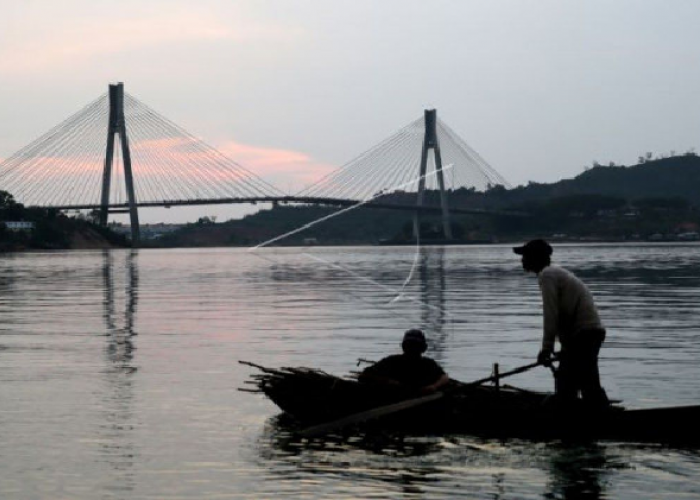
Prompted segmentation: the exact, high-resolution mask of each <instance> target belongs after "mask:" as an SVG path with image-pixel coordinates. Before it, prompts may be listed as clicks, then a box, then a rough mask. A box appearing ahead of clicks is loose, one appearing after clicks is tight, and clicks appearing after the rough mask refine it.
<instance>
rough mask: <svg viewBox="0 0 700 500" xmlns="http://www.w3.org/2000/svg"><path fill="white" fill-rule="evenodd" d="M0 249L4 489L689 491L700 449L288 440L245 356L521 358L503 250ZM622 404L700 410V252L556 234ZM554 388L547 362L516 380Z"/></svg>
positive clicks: (623, 494)
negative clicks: (418, 350)
mask: <svg viewBox="0 0 700 500" xmlns="http://www.w3.org/2000/svg"><path fill="white" fill-rule="evenodd" d="M414 254H415V249H413V248H410V247H402V248H342V249H335V248H334V249H322V248H310V249H283V250H274V249H266V250H262V251H258V252H255V253H251V252H249V251H247V250H243V249H213V250H168V251H156V250H145V251H139V252H130V251H109V252H52V253H27V254H10V255H1V256H0V498H2V499H52V500H53V499H96V498H100V499H102V498H104V499H111V498H114V499H155V498H158V499H183V498H188V499H189V498H197V499H222V498H251V499H253V498H254V499H258V498H272V497H275V496H276V497H297V498H302V497H303V498H411V499H413V498H431V499H434V498H438V499H439V498H454V497H460V496H461V497H465V498H488V499H523V498H570V499H573V498H615V499H617V498H623V499H638V498H661V499H675V498H684V499H687V498H700V452H697V451H693V450H682V449H666V448H661V447H656V446H642V445H633V444H624V445H623V444H619V443H608V442H604V443H597V444H589V445H578V446H574V445H570V444H563V443H557V442H554V443H551V442H550V443H537V442H534V443H533V442H527V441H517V440H513V441H496V440H483V439H477V438H473V437H469V436H450V437H444V438H438V437H425V438H412V439H408V440H407V441H405V442H403V443H398V442H387V443H364V442H361V441H357V442H356V441H353V440H351V441H350V442H343V443H338V442H331V441H328V442H320V443H315V444H313V445H312V446H309V445H305V444H304V443H301V442H294V441H289V440H288V439H285V436H284V435H283V434H282V433H281V432H280V431H279V429H278V428H277V427H276V426H275V424H274V417H275V416H276V415H277V414H278V411H277V409H276V407H275V406H273V405H272V403H270V402H269V401H266V400H265V399H263V398H262V397H261V396H258V395H251V394H247V393H242V392H238V391H237V388H238V387H241V386H242V385H243V382H244V380H245V379H246V378H247V377H248V375H249V374H251V373H252V371H251V369H249V368H247V367H245V366H242V365H239V364H238V363H237V361H238V360H250V361H254V362H257V363H261V364H266V365H270V366H295V365H305V366H314V367H319V368H322V369H324V370H326V371H330V372H334V373H338V374H343V373H347V372H348V371H350V370H352V369H355V365H356V361H357V359H358V358H369V359H378V358H379V357H381V356H384V355H387V354H390V353H393V352H396V351H397V349H398V347H399V345H398V344H399V341H400V338H401V334H402V332H403V331H404V330H405V329H407V328H409V327H421V328H424V329H425V330H426V331H427V332H428V333H429V337H430V353H429V354H430V355H431V356H432V357H434V358H436V359H438V360H439V361H440V362H441V363H442V364H443V365H444V366H445V368H446V369H447V371H448V372H449V373H450V375H452V376H453V377H455V378H458V379H461V380H465V381H468V380H471V379H476V378H480V377H483V376H485V375H488V374H489V373H490V371H491V364H492V363H493V362H499V363H500V364H501V369H502V370H506V369H508V368H513V367H517V366H520V365H523V364H527V363H529V362H531V361H532V360H533V358H534V356H535V355H536V353H537V351H538V344H539V335H540V323H541V318H540V309H539V307H540V305H539V295H538V290H537V287H536V282H535V280H534V278H533V277H532V275H525V274H524V273H523V272H522V271H521V269H520V267H519V262H518V260H517V258H516V256H514V255H513V254H512V253H510V249H509V248H508V247H506V246H502V247H501V246H495V247H494V246H484V247H476V246H475V247H447V248H439V247H437V248H426V249H423V251H422V252H421V253H420V254H419V255H418V260H417V266H416V268H415V272H414V273H413V275H412V277H411V280H410V281H409V282H408V284H407V285H406V287H405V289H404V290H403V294H399V292H398V290H399V289H400V288H401V287H402V284H403V283H404V281H405V280H406V279H407V278H408V276H409V273H410V271H411V268H412V264H413V262H414V257H415V255H414ZM555 257H556V260H557V262H559V263H561V264H563V265H565V266H568V267H570V268H571V269H572V270H574V271H575V272H576V273H577V274H579V275H580V276H582V277H583V278H584V279H585V280H586V281H587V282H588V283H589V285H590V287H591V288H592V290H593V291H594V293H595V295H596V297H597V300H598V303H599V306H600V309H601V313H602V316H603V319H604V321H605V323H606V326H607V327H608V330H609V342H608V343H607V344H606V347H605V348H604V351H603V354H602V359H601V371H602V376H603V379H604V385H605V386H606V388H607V389H608V392H609V394H610V396H611V397H614V398H618V399H623V400H624V401H625V404H626V405H628V406H630V407H632V406H634V407H648V406H654V405H684V404H696V403H699V402H700V387H698V380H700V363H698V360H699V359H700V308H698V299H699V298H700V246H698V245H648V246H641V247H640V246H620V245H598V246H595V245H591V246H585V247H583V248H581V247H566V246H561V247H559V248H557V250H556V252H555ZM510 381H511V383H516V384H519V385H521V386H525V387H529V388H534V389H549V388H550V386H551V375H550V374H549V373H548V372H547V371H546V370H544V369H540V370H534V371H531V372H528V373H526V374H523V375H520V376H518V377H515V378H513V379H510Z"/></svg>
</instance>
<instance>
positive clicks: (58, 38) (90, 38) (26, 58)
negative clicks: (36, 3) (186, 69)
mask: <svg viewBox="0 0 700 500" xmlns="http://www.w3.org/2000/svg"><path fill="white" fill-rule="evenodd" d="M37 24H38V25H36V24H35V25H34V29H33V30H32V31H31V32H30V31H26V32H25V31H19V32H15V33H13V34H12V35H13V36H12V37H11V40H12V43H8V42H7V40H5V41H4V42H3V43H0V74H2V73H5V74H8V75H17V74H22V73H29V74H38V73H41V72H45V71H49V70H65V69H66V68H67V67H75V66H80V65H84V64H86V63H94V61H95V60H96V59H98V58H99V57H104V56H109V55H111V54H116V53H121V52H126V51H130V50H135V49H144V48H150V47H158V46H168V45H172V44H177V43H187V44H192V43H196V42H219V43H223V44H226V43H228V44H239V45H240V44H243V43H248V42H253V41H260V40H264V41H269V42H275V44H277V43H279V44H286V43H289V42H290V41H292V40H295V39H298V38H299V37H301V36H303V33H304V32H303V30H302V29H301V28H299V27H295V26H291V25H286V24H282V23H279V22H274V21H265V22H260V21H255V20H253V19H246V18H245V16H243V15H240V14H239V15H235V13H231V15H230V18H222V17H221V16H215V15H214V14H213V13H211V12H208V11H205V10H199V11H198V10H196V9H193V8H191V7H189V8H188V9H179V10H177V9H167V10H166V9H163V10H162V11H158V12H153V13H148V14H144V13H143V12H142V13H135V14H133V16H132V17H129V18H124V17H122V18H116V19H112V20H110V22H105V21H104V18H99V17H97V18H93V19H91V18H87V19H85V18H83V19H69V20H67V19H61V20H60V22H58V23H55V22H54V19H44V20H38V23H37ZM171 48H172V47H171ZM173 50H176V49H173Z"/></svg>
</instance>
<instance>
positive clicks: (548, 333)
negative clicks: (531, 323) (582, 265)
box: [537, 266, 603, 351]
mask: <svg viewBox="0 0 700 500" xmlns="http://www.w3.org/2000/svg"><path fill="white" fill-rule="evenodd" d="M537 279H538V281H539V285H540V290H541V291H542V306H543V310H544V335H543V337H542V349H547V350H549V351H552V350H553V349H554V340H555V339H556V338H559V341H560V342H561V343H562V345H564V344H566V342H567V341H568V340H569V339H570V338H571V337H572V336H573V335H575V334H576V333H578V332H580V331H581V330H587V329H594V328H602V327H603V325H602V323H601V321H600V317H599V316H598V310H597V309H596V306H595V303H594V302H593V295H591V292H590V290H588V287H587V286H586V285H585V284H584V283H583V282H582V281H581V280H580V279H578V278H577V277H576V276H574V275H573V273H571V272H569V271H567V270H566V269H564V268H562V267H559V266H547V267H545V268H544V269H543V270H542V271H540V273H539V274H538V275H537Z"/></svg>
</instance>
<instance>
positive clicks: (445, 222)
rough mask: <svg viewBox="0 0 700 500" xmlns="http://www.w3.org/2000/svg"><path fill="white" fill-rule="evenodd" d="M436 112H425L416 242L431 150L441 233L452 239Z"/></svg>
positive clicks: (415, 233) (415, 216)
mask: <svg viewBox="0 0 700 500" xmlns="http://www.w3.org/2000/svg"><path fill="white" fill-rule="evenodd" d="M436 124H437V111H436V110H434V109H426V110H425V135H424V136H423V150H422V152H421V159H420V180H419V181H418V198H417V200H416V206H417V208H418V209H417V210H416V213H415V215H414V216H413V237H414V238H416V240H417V239H418V238H419V236H420V208H421V207H422V206H423V198H424V193H425V176H426V174H427V171H428V153H429V152H430V150H431V149H432V150H433V156H434V157H435V171H436V175H437V180H438V187H439V188H440V207H441V209H442V233H443V236H444V237H445V239H446V240H451V239H452V226H451V225H450V210H449V206H448V203H447V191H445V176H444V175H443V174H444V172H443V170H442V156H441V154H440V142H439V141H438V136H437V128H436Z"/></svg>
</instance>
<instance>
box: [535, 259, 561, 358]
mask: <svg viewBox="0 0 700 500" xmlns="http://www.w3.org/2000/svg"><path fill="white" fill-rule="evenodd" d="M539 282H540V290H541V291H542V313H543V324H544V327H543V333H542V351H541V352H542V353H548V354H551V353H552V352H554V340H555V339H556V336H557V329H558V326H559V297H558V292H557V283H556V280H555V279H554V277H553V276H551V275H550V274H549V273H542V274H541V275H540V276H539Z"/></svg>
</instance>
